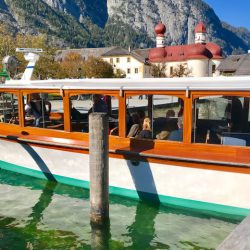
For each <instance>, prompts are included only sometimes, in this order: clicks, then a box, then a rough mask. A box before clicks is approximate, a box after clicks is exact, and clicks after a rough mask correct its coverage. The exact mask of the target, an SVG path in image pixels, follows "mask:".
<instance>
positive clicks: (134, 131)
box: [127, 113, 142, 138]
mask: <svg viewBox="0 0 250 250" xmlns="http://www.w3.org/2000/svg"><path fill="white" fill-rule="evenodd" d="M141 130H142V125H141V121H140V117H139V115H138V114H137V113H135V114H133V115H132V126H131V128H130V130H129V133H128V135H127V137H129V138H130V137H136V136H137V135H138V134H139V133H140V132H141Z"/></svg>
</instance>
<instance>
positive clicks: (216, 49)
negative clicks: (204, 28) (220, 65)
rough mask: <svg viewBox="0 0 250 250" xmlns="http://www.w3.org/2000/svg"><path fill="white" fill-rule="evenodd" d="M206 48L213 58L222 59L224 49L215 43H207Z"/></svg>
mask: <svg viewBox="0 0 250 250" xmlns="http://www.w3.org/2000/svg"><path fill="white" fill-rule="evenodd" d="M206 48H207V49H208V50H209V51H210V52H211V53H212V55H213V58H217V59H218V58H222V49H221V47H220V46H219V45H217V44H215V43H207V44H206Z"/></svg>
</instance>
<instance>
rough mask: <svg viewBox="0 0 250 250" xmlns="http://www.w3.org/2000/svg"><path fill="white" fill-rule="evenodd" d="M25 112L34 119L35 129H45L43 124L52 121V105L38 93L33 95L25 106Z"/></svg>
mask: <svg viewBox="0 0 250 250" xmlns="http://www.w3.org/2000/svg"><path fill="white" fill-rule="evenodd" d="M25 112H26V114H27V115H29V116H30V117H31V119H33V124H34V126H35V127H43V124H44V123H45V122H49V120H50V118H49V116H50V112H51V103H50V102H49V101H48V100H45V99H44V98H41V97H40V95H39V94H38V93H33V94H32V95H31V100H30V101H29V102H28V103H27V104H26V105H25Z"/></svg>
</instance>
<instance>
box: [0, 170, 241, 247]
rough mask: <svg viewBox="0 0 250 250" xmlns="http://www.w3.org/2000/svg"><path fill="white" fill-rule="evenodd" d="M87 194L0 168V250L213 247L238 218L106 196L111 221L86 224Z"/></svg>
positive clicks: (84, 191) (83, 190) (231, 228)
mask: <svg viewBox="0 0 250 250" xmlns="http://www.w3.org/2000/svg"><path fill="white" fill-rule="evenodd" d="M88 198H89V191H88V190H85V189H82V188H76V187H71V186H67V185H62V184H56V183H53V182H47V181H44V180H40V179H36V178H31V177H27V176H24V175H21V174H16V173H12V172H8V171H5V170H1V169H0V250H3V249H15V250H19V249H31V250H32V249H33V250H35V249H39V250H40V249H70V250H74V249H104V250H105V249H131V250H133V249H138V250H146V249H196V250H197V249H215V248H216V246H218V244H219V243H220V242H221V241H222V240H223V239H224V238H225V237H226V236H227V235H228V234H229V233H230V232H231V231H232V230H233V229H234V228H235V227H236V225H237V224H239V223H240V222H241V220H242V219H243V217H239V216H226V215H223V216H222V215H219V214H216V213H213V214H208V213H206V212H205V211H192V210H188V209H184V208H183V209H180V208H174V207H168V206H166V205H161V206H157V205H152V204H150V203H146V202H138V201H134V200H129V199H124V198H120V197H116V196H110V224H109V225H108V226H106V227H105V228H91V226H90V223H89V199H88Z"/></svg>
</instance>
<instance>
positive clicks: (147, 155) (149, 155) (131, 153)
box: [0, 134, 250, 168]
mask: <svg viewBox="0 0 250 250" xmlns="http://www.w3.org/2000/svg"><path fill="white" fill-rule="evenodd" d="M0 138H3V139H7V140H12V141H17V142H24V143H32V144H38V145H45V146H56V147H64V148H72V149H80V150H87V151H88V150H89V147H88V145H76V144H67V143H59V142H49V141H42V140H36V139H26V138H22V137H18V136H15V135H3V134H0ZM109 152H110V153H114V154H120V155H127V156H141V157H145V158H156V159H163V160H171V161H183V162H194V163H206V164H212V165H227V166H233V167H245V168H250V164H247V163H239V162H238V163H236V162H227V161H215V160H207V159H197V158H188V157H181V156H170V155H160V154H152V153H142V152H136V151H133V150H131V149H130V150H129V149H128V150H122V149H109Z"/></svg>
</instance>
